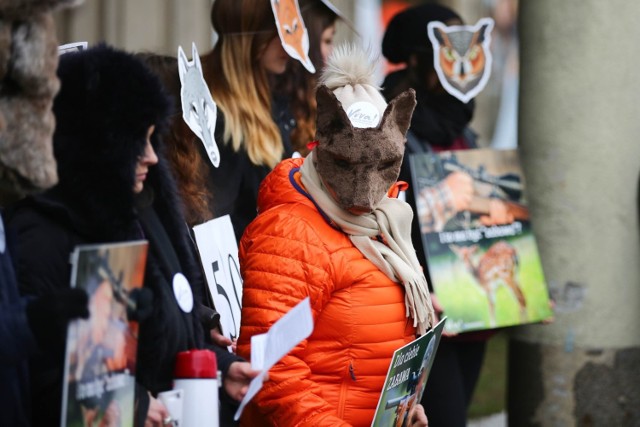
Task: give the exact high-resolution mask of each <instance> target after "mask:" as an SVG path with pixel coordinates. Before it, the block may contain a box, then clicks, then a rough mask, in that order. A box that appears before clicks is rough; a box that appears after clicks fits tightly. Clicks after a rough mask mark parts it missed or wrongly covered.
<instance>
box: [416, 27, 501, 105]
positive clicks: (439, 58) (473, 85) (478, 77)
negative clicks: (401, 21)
mask: <svg viewBox="0 0 640 427" xmlns="http://www.w3.org/2000/svg"><path fill="white" fill-rule="evenodd" d="M492 29H493V19H491V18H482V19H480V20H479V21H478V22H477V23H476V25H473V26H470V25H451V26H447V25H445V24H443V23H442V22H437V21H436V22H429V24H428V25H427V33H428V35H429V40H431V44H432V46H433V65H434V68H435V69H436V73H437V74H438V78H439V79H440V83H441V84H442V86H443V87H444V88H445V90H446V91H447V92H449V93H450V94H451V95H453V96H455V97H456V98H458V99H459V100H461V101H462V102H469V100H470V99H472V98H473V97H475V96H476V95H477V94H478V93H480V92H481V91H482V89H484V87H485V86H486V84H487V81H488V80H489V75H490V74H491V51H490V50H489V43H490V42H491V30H492Z"/></svg>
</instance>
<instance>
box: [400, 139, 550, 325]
mask: <svg viewBox="0 0 640 427" xmlns="http://www.w3.org/2000/svg"><path fill="white" fill-rule="evenodd" d="M410 164H411V173H412V181H413V191H414V194H415V198H416V206H417V217H418V218H417V220H418V221H419V225H420V231H421V234H422V241H423V244H424V247H425V252H426V258H427V259H426V260H424V261H425V265H426V266H427V268H428V272H429V276H430V278H431V284H432V286H433V289H434V292H435V294H436V296H437V297H438V299H439V301H440V303H441V305H442V307H443V309H444V313H445V315H446V316H447V317H448V321H447V325H446V327H445V329H446V330H447V331H448V332H465V331H470V330H480V329H492V328H498V327H504V326H511V325H518V324H523V323H532V322H538V321H541V320H544V319H547V318H549V317H551V315H552V312H551V309H550V307H549V296H548V290H547V285H546V282H545V278H544V273H543V271H542V266H541V264H540V256H539V254H538V248H537V245H536V241H535V237H534V234H533V231H532V227H531V223H530V219H529V210H528V208H527V201H526V195H525V191H524V190H525V182H524V176H523V173H522V170H521V168H520V163H519V159H518V152H517V151H516V150H491V149H475V150H464V151H445V152H441V153H438V154H414V155H412V156H411V158H410Z"/></svg>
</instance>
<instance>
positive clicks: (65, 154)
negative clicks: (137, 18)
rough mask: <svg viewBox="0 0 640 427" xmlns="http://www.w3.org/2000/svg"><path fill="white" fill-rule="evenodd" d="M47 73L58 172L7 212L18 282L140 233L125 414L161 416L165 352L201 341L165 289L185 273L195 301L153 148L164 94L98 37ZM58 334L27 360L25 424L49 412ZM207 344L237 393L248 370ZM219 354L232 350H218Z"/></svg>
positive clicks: (55, 419)
mask: <svg viewBox="0 0 640 427" xmlns="http://www.w3.org/2000/svg"><path fill="white" fill-rule="evenodd" d="M58 76H59V78H60V80H61V90H60V93H59V94H58V96H57V97H56V100H55V103H54V113H55V116H56V130H55V133H54V154H55V156H56V159H57V162H58V175H59V177H60V180H59V183H58V184H57V185H56V186H55V187H53V188H52V189H51V190H48V191H47V192H45V193H43V194H41V195H38V196H34V197H29V198H27V199H24V200H23V201H21V202H20V203H18V204H17V205H16V206H14V207H13V208H12V209H11V212H10V215H9V225H10V227H11V229H12V230H14V232H15V233H16V234H17V236H18V245H17V257H16V258H17V260H16V264H17V267H18V271H17V273H18V281H19V286H20V290H21V292H23V293H24V294H28V295H36V296H38V295H44V294H46V293H48V292H51V291H54V290H60V289H67V288H68V287H69V283H70V273H71V271H70V264H69V262H68V261H69V255H70V253H71V252H72V251H73V249H74V247H75V246H77V245H79V244H87V243H107V242H121V241H133V240H140V239H146V240H148V241H149V253H148V258H147V264H146V272H145V280H144V288H145V289H150V290H151V291H152V293H153V297H152V298H153V300H152V301H149V302H147V304H143V303H142V302H141V301H139V304H138V305H139V315H138V317H139V318H140V329H139V331H140V333H139V341H138V353H137V369H136V382H137V384H138V385H139V386H140V387H137V390H136V425H151V426H156V425H161V424H160V423H161V422H162V420H164V419H166V417H167V416H168V415H169V414H168V412H167V410H166V408H165V407H164V405H162V404H161V403H160V402H159V401H158V400H157V399H156V398H155V396H156V395H157V393H159V392H161V391H165V390H170V389H171V387H172V381H173V369H174V359H175V356H176V354H177V353H178V352H179V351H184V350H189V349H193V348H203V347H204V346H205V342H204V332H203V330H202V328H201V325H200V321H199V319H198V318H197V316H196V315H195V312H194V311H191V312H186V311H185V309H183V308H181V307H180V306H179V304H178V301H177V300H176V297H175V296H174V292H173V288H172V282H173V279H174V276H175V275H176V274H178V273H182V274H184V275H185V276H186V277H187V280H188V281H189V283H190V284H191V290H192V294H193V295H194V307H195V308H197V307H198V306H199V304H200V302H199V298H200V295H202V292H203V290H202V287H203V286H204V285H203V282H202V277H201V274H200V271H199V270H198V268H197V264H196V261H195V258H194V253H193V248H192V246H191V242H190V240H189V236H188V234H187V230H186V228H185V227H184V218H183V216H182V208H181V203H180V201H179V198H178V197H177V191H176V189H175V183H174V181H173V178H172V177H171V175H170V173H169V170H168V168H167V165H166V161H165V159H164V157H163V154H162V152H163V149H162V140H161V135H162V134H163V133H164V131H165V130H166V127H167V120H168V117H169V113H170V110H171V104H170V102H171V101H170V99H169V98H168V97H167V95H166V93H165V91H164V89H163V87H162V85H161V83H160V81H159V80H158V78H157V77H156V76H155V75H154V74H153V73H152V72H151V71H150V70H149V69H148V68H147V67H146V66H144V64H143V63H142V62H141V61H139V60H137V59H135V58H134V57H133V56H132V55H130V54H127V53H125V52H122V51H118V50H116V49H113V48H110V47H108V46H105V45H101V46H97V47H95V48H91V49H89V50H87V51H84V52H79V53H68V54H65V55H63V56H62V57H61V60H60V66H59V68H58ZM123 76H127V78H123ZM195 308H194V310H195ZM143 310H145V311H146V313H145V315H143V314H142V311H143ZM64 342H65V341H64V339H61V340H59V342H56V343H55V346H52V348H50V349H49V350H48V351H46V352H43V353H42V355H41V357H40V358H39V359H38V360H34V363H32V364H31V369H32V371H33V375H32V385H33V402H34V407H37V408H38V411H36V412H34V420H33V421H34V425H56V424H58V423H59V421H60V402H61V393H62V380H63V378H62V374H63V369H64ZM212 349H213V350H214V351H215V350H216V348H212ZM216 352H217V354H218V355H221V356H219V359H218V360H219V361H220V364H221V367H222V366H224V365H227V370H228V372H229V373H228V374H227V378H225V382H226V384H225V387H228V386H232V387H233V386H236V385H238V387H237V389H236V390H231V393H230V394H233V395H234V396H235V397H238V395H239V394H241V390H240V388H241V387H242V386H241V385H239V384H236V383H234V375H233V374H234V373H236V374H237V375H235V378H236V379H237V378H239V377H242V376H243V375H245V374H247V375H249V376H250V375H252V374H253V372H252V371H247V370H245V369H246V368H248V363H246V362H242V363H234V360H233V359H234V358H235V356H233V355H231V354H229V353H228V352H226V349H223V351H222V352H220V351H216ZM225 355H228V356H229V357H228V359H229V358H230V359H232V360H228V359H227V360H224V359H221V358H220V357H225ZM236 360H238V359H237V358H236ZM227 380H228V381H227ZM247 381H248V380H247ZM240 397H241V396H240Z"/></svg>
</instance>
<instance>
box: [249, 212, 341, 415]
mask: <svg viewBox="0 0 640 427" xmlns="http://www.w3.org/2000/svg"><path fill="white" fill-rule="evenodd" d="M306 214H308V215H318V213H317V212H315V211H314V210H313V208H311V207H300V206H299V205H298V206H297V209H296V208H295V207H290V206H279V207H277V208H274V209H272V210H269V211H267V212H265V213H263V214H261V215H260V216H258V218H257V219H256V220H255V221H254V222H253V223H252V224H251V225H250V226H249V228H248V229H247V231H246V232H245V234H244V236H243V238H242V241H241V245H240V265H241V269H242V270H241V271H242V275H243V280H244V285H243V305H242V322H241V328H240V337H239V340H238V354H240V355H242V356H243V357H245V358H247V360H248V359H249V358H250V342H251V337H252V336H253V335H255V334H261V333H265V332H267V331H268V330H269V328H270V327H271V325H273V324H274V323H275V322H276V321H277V320H278V319H280V318H281V317H282V316H283V315H284V314H285V313H286V312H287V311H289V310H290V309H291V308H293V307H294V306H295V305H296V304H298V303H299V302H300V301H301V300H302V299H304V298H305V297H307V296H308V297H310V300H311V308H312V312H313V317H314V320H315V319H316V318H317V316H318V314H319V313H320V312H321V311H322V309H323V307H324V305H325V304H327V302H328V300H329V298H330V296H331V293H332V291H333V288H334V283H335V280H334V271H333V268H332V265H331V262H330V254H329V253H328V251H327V249H326V247H325V246H324V245H323V242H322V238H321V236H320V235H318V233H317V231H316V230H315V229H314V227H313V226H312V224H311V223H310V222H309V221H308V220H307V218H306V217H305V215H306ZM306 346H307V342H306V340H305V341H303V342H301V343H300V344H299V345H297V346H296V347H295V348H294V349H293V350H292V351H291V352H290V353H289V354H287V355H286V356H285V357H284V358H283V359H281V360H280V361H279V362H278V363H277V364H276V365H275V366H274V367H273V368H272V369H271V370H270V371H269V381H267V382H265V384H264V386H263V388H262V389H261V390H260V392H259V393H258V395H257V396H256V397H254V399H253V401H252V402H251V403H250V407H251V408H248V409H250V410H252V411H256V410H257V412H259V414H260V418H261V419H262V420H264V422H265V423H266V424H270V425H278V424H280V423H281V422H282V420H287V425H292V426H306V425H308V426H344V425H348V424H346V423H345V422H344V421H343V420H341V419H340V418H338V416H337V412H336V409H335V408H333V407H332V406H330V405H329V403H328V402H327V401H326V400H324V399H323V398H322V397H321V396H322V393H321V391H320V387H319V385H318V384H317V383H315V382H314V381H312V380H311V379H310V378H311V375H310V374H311V371H310V369H309V366H308V365H307V364H306V363H305V361H304V357H303V356H304V353H305V350H306ZM243 417H244V416H243ZM243 421H244V420H243ZM245 424H246V423H245Z"/></svg>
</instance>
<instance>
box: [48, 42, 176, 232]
mask: <svg viewBox="0 0 640 427" xmlns="http://www.w3.org/2000/svg"><path fill="white" fill-rule="evenodd" d="M58 77H59V78H60V83H61V88H60V92H59V93H58V95H57V97H56V98H55V101H54V106H53V112H54V114H55V117H56V129H55V132H54V136H53V145H54V155H55V157H56V160H57V162H58V175H59V177H60V182H59V184H58V191H62V192H63V193H64V194H66V195H67V196H69V197H68V199H69V200H68V201H69V203H71V204H73V205H75V206H76V207H77V208H79V209H80V210H82V211H86V212H85V213H86V214H87V215H89V216H90V217H91V218H92V219H93V220H97V221H98V223H106V222H108V221H109V220H111V221H113V220H116V221H125V222H127V221H129V220H130V219H131V217H132V215H133V214H132V213H131V210H132V206H133V185H134V180H135V167H136V163H137V158H138V156H140V155H141V154H142V153H143V151H144V146H145V144H146V134H147V130H148V128H149V126H151V125H155V126H156V131H155V133H154V135H153V136H152V144H153V145H154V148H155V150H156V152H158V153H160V152H161V151H162V150H161V147H160V146H159V145H160V141H161V138H160V136H161V135H162V134H163V133H164V131H166V129H167V128H168V121H169V117H170V114H171V106H172V101H171V98H170V97H169V96H168V95H167V94H166V92H165V89H164V88H163V86H162V84H161V83H160V80H159V79H158V77H157V76H156V75H155V74H153V73H152V72H151V70H149V69H148V68H147V66H146V65H144V63H143V62H142V61H141V60H139V59H138V58H136V57H134V56H133V55H132V54H129V53H126V52H124V51H120V50H117V49H115V48H112V47H109V46H107V45H104V44H102V45H98V46H96V47H93V48H90V49H88V50H85V51H81V52H77V53H67V54H64V55H62V56H61V57H60V63H59V66H58ZM107 203H108V205H109V206H105V204H107ZM105 208H106V211H105V212H104V215H102V214H100V211H101V210H105ZM96 216H98V217H96Z"/></svg>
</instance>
